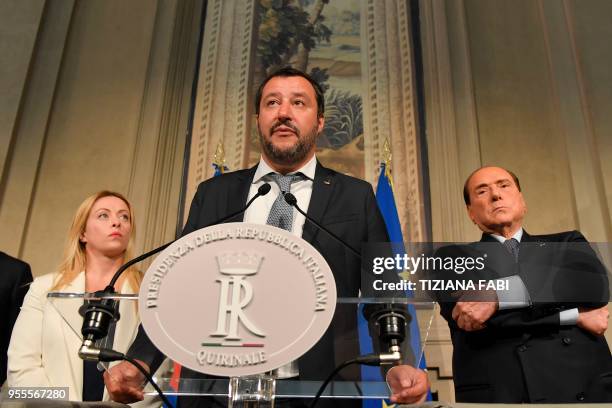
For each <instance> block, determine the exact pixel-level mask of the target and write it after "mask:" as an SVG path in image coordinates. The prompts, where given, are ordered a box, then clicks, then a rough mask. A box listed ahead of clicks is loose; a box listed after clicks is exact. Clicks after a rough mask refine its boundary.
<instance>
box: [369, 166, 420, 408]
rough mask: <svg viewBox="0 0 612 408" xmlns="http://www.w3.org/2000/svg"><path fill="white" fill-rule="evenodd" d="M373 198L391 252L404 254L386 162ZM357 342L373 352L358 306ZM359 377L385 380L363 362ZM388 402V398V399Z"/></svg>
mask: <svg viewBox="0 0 612 408" xmlns="http://www.w3.org/2000/svg"><path fill="white" fill-rule="evenodd" d="M376 201H377V203H378V208H379V209H380V212H381V213H382V216H383V219H384V221H385V226H386V227H387V233H388V234H389V241H390V242H392V243H393V245H392V247H393V252H394V254H400V255H403V254H404V253H405V252H406V249H405V247H404V237H403V235H402V227H401V225H400V221H399V216H398V213H397V207H396V206H395V198H394V197H393V183H392V180H391V175H390V173H389V172H388V171H387V169H386V165H385V164H384V163H382V164H381V165H380V175H379V177H378V187H377V188H376ZM413 296H414V295H413V293H412V292H411V291H407V292H406V297H413ZM407 310H408V313H409V314H410V316H412V319H411V320H410V345H411V346H412V350H414V352H415V353H420V352H421V334H420V332H419V324H418V321H417V318H416V310H415V308H414V306H413V305H407ZM358 318H359V345H360V352H361V354H362V355H363V354H367V353H371V352H373V350H372V341H371V339H370V335H369V332H368V323H367V321H366V320H365V318H364V317H363V315H362V313H361V308H360V310H359V317H358ZM419 357H420V356H419V355H416V356H415V358H416V361H419ZM426 367H427V364H426V363H425V357H424V356H423V358H422V359H420V361H419V368H421V369H424V368H426ZM361 378H362V379H363V381H384V379H383V378H382V376H381V374H380V369H379V368H378V367H368V366H362V368H361ZM427 400H428V401H431V393H429V392H428V395H427ZM387 404H389V402H387ZM382 406H383V402H382V401H378V400H365V401H364V402H363V407H364V408H380V407H382Z"/></svg>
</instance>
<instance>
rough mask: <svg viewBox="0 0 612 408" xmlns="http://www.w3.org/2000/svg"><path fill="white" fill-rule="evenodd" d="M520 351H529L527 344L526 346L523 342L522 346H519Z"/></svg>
mask: <svg viewBox="0 0 612 408" xmlns="http://www.w3.org/2000/svg"><path fill="white" fill-rule="evenodd" d="M518 351H520V352H521V353H523V352H525V351H527V346H525V345H524V344H523V345H522V346H520V347H519V348H518Z"/></svg>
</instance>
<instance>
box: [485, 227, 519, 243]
mask: <svg viewBox="0 0 612 408" xmlns="http://www.w3.org/2000/svg"><path fill="white" fill-rule="evenodd" d="M490 235H491V236H492V237H493V238H495V239H496V240H498V241H499V242H501V243H502V244H503V243H504V242H506V241H507V240H506V238H505V237H502V236H501V235H498V234H490ZM512 238H514V239H516V240H517V241H518V242H521V239H522V238H523V228H519V229H518V231H516V232H515V233H514V235H513V236H512ZM508 239H511V238H508Z"/></svg>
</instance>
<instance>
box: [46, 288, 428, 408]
mask: <svg viewBox="0 0 612 408" xmlns="http://www.w3.org/2000/svg"><path fill="white" fill-rule="evenodd" d="M47 297H48V301H49V302H50V303H51V305H55V306H54V308H55V309H56V311H57V312H58V313H60V314H62V313H63V311H65V310H67V309H68V308H66V307H65V305H63V306H62V307H56V306H57V305H58V304H59V302H70V303H73V304H74V306H75V307H76V308H78V307H79V305H82V304H83V302H85V301H98V300H101V299H113V300H115V301H117V302H131V303H134V306H136V302H137V301H138V295H136V294H105V295H101V294H99V293H66V292H49V293H48V295H47ZM382 304H386V305H388V304H394V305H395V307H396V308H403V309H405V310H407V311H408V310H410V312H407V313H410V315H412V314H415V313H416V311H418V312H419V317H420V319H421V322H422V327H421V336H420V337H421V344H423V346H420V347H416V348H415V347H411V346H410V342H411V338H410V334H408V333H407V334H406V340H405V342H404V343H403V346H402V360H403V362H405V363H409V364H411V365H413V366H418V364H419V361H420V360H421V359H422V358H423V353H424V345H425V344H426V339H427V335H428V330H429V322H430V321H431V318H432V317H433V313H434V309H435V308H434V306H435V304H434V303H432V302H422V301H421V302H417V301H413V300H411V299H409V298H402V299H398V298H393V299H386V298H375V299H374V298H337V303H336V314H337V315H342V316H354V318H355V321H356V322H357V321H358V320H360V317H361V316H360V315H361V314H362V310H363V308H364V307H367V306H368V305H369V307H376V306H377V305H382ZM415 317H416V316H412V318H415ZM361 319H362V318H361ZM362 320H363V319H362ZM63 321H64V322H65V323H66V324H67V325H69V327H70V330H71V331H73V332H74V333H75V334H77V335H79V336H80V330H81V327H74V326H75V325H74V324H71V323H70V322H74V319H72V320H71V319H68V318H65V319H63ZM364 325H365V326H367V323H366V322H365V321H362V322H361V327H353V329H356V330H355V331H353V330H346V331H343V330H344V328H342V327H337V328H336V327H334V326H333V324H332V327H331V330H332V331H334V337H335V341H334V348H335V350H336V351H337V355H336V361H335V362H334V365H338V364H340V363H341V362H342V361H340V360H341V359H344V358H351V357H357V355H351V353H354V352H356V353H359V352H361V354H365V353H366V351H367V350H369V347H371V344H360V340H361V342H362V343H366V342H365V340H368V343H369V340H370V336H369V334H368V328H367V327H365V326H364ZM349 326H350V325H349ZM370 329H372V328H370ZM406 331H407V332H408V331H409V326H408V325H407V326H406ZM360 337H361V339H360ZM100 343H101V344H102V345H103V346H105V347H109V346H110V344H106V343H107V342H105V339H102V340H101V341H100ZM374 343H377V341H376V339H375V341H374ZM75 352H77V350H75ZM99 366H102V364H99ZM104 369H106V366H104ZM347 370H348V371H349V373H345V372H343V371H341V372H340V373H339V378H337V379H336V380H333V381H331V382H330V383H329V384H328V385H327V387H326V389H325V391H324V392H323V394H322V395H321V398H322V399H327V400H330V399H331V400H333V399H344V400H346V399H352V400H356V401H357V400H368V399H370V400H371V399H378V400H379V399H383V398H388V397H389V388H388V386H387V384H386V382H385V381H384V378H383V377H382V375H381V370H380V368H379V367H367V368H365V369H364V368H359V367H353V368H352V369H348V368H347ZM262 374H263V375H262V377H261V378H260V377H259V376H258V375H251V376H244V377H232V378H197V379H196V378H181V379H180V380H178V381H177V380H176V379H173V378H172V372H171V371H170V370H169V371H168V372H164V373H158V375H157V376H155V377H154V379H155V381H156V383H157V385H158V386H159V387H160V388H161V390H162V391H163V392H164V394H165V395H166V396H177V397H209V398H210V397H212V398H216V399H221V400H223V399H225V400H227V402H228V406H230V407H234V408H237V407H245V408H246V407H262V408H263V407H273V406H274V401H275V400H279V399H280V400H286V399H295V400H301V401H303V402H304V403H306V404H307V403H309V402H310V401H309V399H312V398H313V397H314V396H315V395H316V394H317V391H318V390H319V388H320V387H321V385H322V383H323V378H325V377H327V375H328V374H329V373H321V378H319V379H316V380H313V379H307V378H304V379H302V378H301V377H300V379H299V380H297V379H277V378H275V377H274V376H271V375H269V374H266V373H262ZM146 394H147V395H155V391H153V390H152V389H151V390H149V391H146Z"/></svg>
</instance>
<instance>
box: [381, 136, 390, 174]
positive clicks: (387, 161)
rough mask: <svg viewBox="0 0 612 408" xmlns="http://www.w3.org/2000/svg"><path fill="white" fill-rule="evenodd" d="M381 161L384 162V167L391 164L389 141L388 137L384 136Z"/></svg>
mask: <svg viewBox="0 0 612 408" xmlns="http://www.w3.org/2000/svg"><path fill="white" fill-rule="evenodd" d="M382 162H383V163H385V168H387V169H388V168H389V167H390V166H391V144H390V143H389V138H386V139H385V143H384V144H383V157H382Z"/></svg>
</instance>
